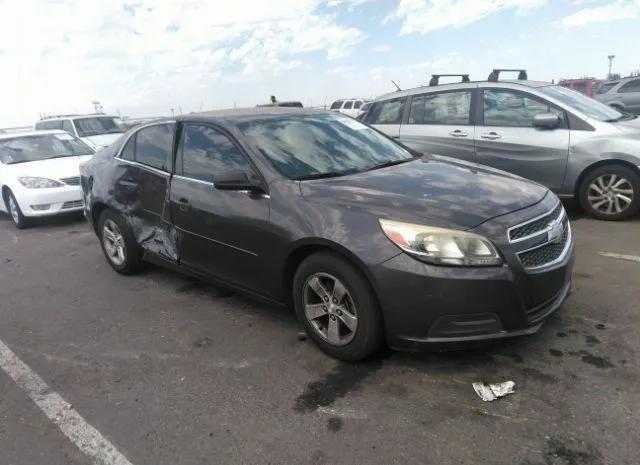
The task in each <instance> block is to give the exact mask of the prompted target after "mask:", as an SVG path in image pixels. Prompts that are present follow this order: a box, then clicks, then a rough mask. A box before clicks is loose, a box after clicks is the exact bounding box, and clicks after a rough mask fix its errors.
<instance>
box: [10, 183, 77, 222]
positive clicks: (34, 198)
mask: <svg viewBox="0 0 640 465" xmlns="http://www.w3.org/2000/svg"><path fill="white" fill-rule="evenodd" d="M14 193H15V196H16V200H17V201H18V205H20V209H21V210H22V214H23V215H24V216H26V217H43V216H52V215H58V214H61V213H70V212H75V211H81V210H82V190H81V189H80V186H64V187H55V188H51V189H27V188H22V189H19V190H18V189H16V190H15V191H14Z"/></svg>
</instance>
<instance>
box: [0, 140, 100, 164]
mask: <svg viewBox="0 0 640 465" xmlns="http://www.w3.org/2000/svg"><path fill="white" fill-rule="evenodd" d="M92 154H93V150H92V149H91V148H90V147H89V146H88V145H87V144H85V143H84V142H82V141H80V140H78V139H76V138H74V137H73V136H71V135H69V134H45V135H38V136H27V137H14V138H11V139H0V162H2V164H4V165H13V164H16V163H25V162H29V161H40V160H47V159H49V158H61V157H78V156H82V155H92Z"/></svg>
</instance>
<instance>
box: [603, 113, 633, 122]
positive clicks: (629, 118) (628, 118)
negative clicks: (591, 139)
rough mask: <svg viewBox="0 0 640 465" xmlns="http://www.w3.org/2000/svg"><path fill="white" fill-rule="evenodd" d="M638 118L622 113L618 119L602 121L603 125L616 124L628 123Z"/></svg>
mask: <svg viewBox="0 0 640 465" xmlns="http://www.w3.org/2000/svg"><path fill="white" fill-rule="evenodd" d="M637 117H638V116H637V115H632V114H630V113H624V114H623V115H622V116H619V117H618V118H610V119H606V120H604V122H605V123H617V122H618V121H629V120H631V119H636V118H637Z"/></svg>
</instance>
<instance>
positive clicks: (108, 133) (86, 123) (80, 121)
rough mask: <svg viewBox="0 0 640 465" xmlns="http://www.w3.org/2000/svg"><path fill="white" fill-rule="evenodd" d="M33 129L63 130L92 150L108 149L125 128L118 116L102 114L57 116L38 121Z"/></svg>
mask: <svg viewBox="0 0 640 465" xmlns="http://www.w3.org/2000/svg"><path fill="white" fill-rule="evenodd" d="M34 129H35V130H36V131H40V130H43V129H44V130H55V129H57V130H63V131H67V132H68V133H69V134H71V135H72V136H75V137H78V138H79V139H80V140H82V141H83V142H85V143H86V144H88V145H89V146H90V147H92V148H93V149H94V150H98V149H101V148H104V147H108V146H109V145H111V144H112V143H113V142H115V141H116V140H117V139H118V138H119V137H120V136H121V135H122V134H123V133H124V132H126V130H127V127H126V125H125V124H124V123H123V121H122V120H121V119H120V117H118V116H112V115H104V114H95V113H94V114H89V115H59V116H54V117H48V118H45V119H42V120H40V121H38V122H37V123H36V124H35V127H34Z"/></svg>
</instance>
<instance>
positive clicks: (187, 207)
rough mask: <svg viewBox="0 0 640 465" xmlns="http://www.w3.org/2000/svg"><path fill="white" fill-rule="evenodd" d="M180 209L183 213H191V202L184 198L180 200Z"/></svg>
mask: <svg viewBox="0 0 640 465" xmlns="http://www.w3.org/2000/svg"><path fill="white" fill-rule="evenodd" d="M178 208H179V209H180V210H181V211H183V212H186V211H189V210H190V209H191V204H190V203H189V201H188V200H187V199H185V198H184V197H182V198H181V199H180V200H178Z"/></svg>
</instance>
